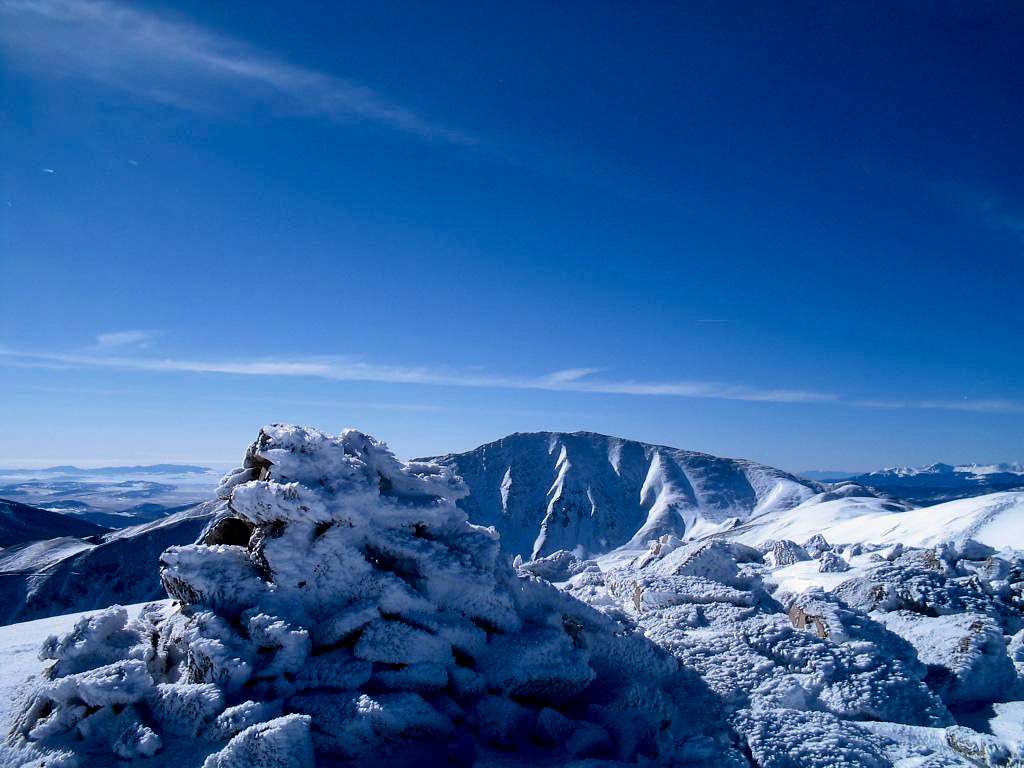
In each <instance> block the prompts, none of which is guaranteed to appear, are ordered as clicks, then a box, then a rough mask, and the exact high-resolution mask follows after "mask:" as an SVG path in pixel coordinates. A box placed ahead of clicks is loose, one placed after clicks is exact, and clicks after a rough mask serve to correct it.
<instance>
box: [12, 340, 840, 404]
mask: <svg viewBox="0 0 1024 768" xmlns="http://www.w3.org/2000/svg"><path fill="white" fill-rule="evenodd" d="M0 361H2V362H3V363H6V364H7V365H14V366H20V367H33V368H101V369H108V370H121V371H140V372H152V373H197V374H222V375H235V376H277V377H308V378H318V379H326V380H330V381H352V382H375V383H382V384H425V385H434V386H448V387H474V388H492V389H528V390H543V391H548V392H577V393H593V394H616V395H637V396H654V397H686V398H704V399H716V400H739V401H748V402H775V403H820V402H832V401H836V400H838V399H839V398H838V396H837V395H834V394H831V393H827V392H815V391H810V390H801V389H782V388H778V389H773V388H761V387H753V386H746V385H739V384H727V383H721V382H708V381H668V382H650V381H639V380H635V379H626V380H611V379H599V378H595V377H594V374H595V373H598V372H599V371H600V369H596V368H571V369H565V370H560V371H552V372H550V373H547V374H543V375H540V376H510V375H501V374H486V373H480V372H477V371H463V370H451V369H445V368H437V367H428V366H407V365H384V364H379V363H371V362H366V361H364V360H359V359H355V358H345V357H324V358H309V359H295V360H282V359H248V360H190V359H179V358H166V357H163V358H160V357H143V356H129V355H123V354H106V355H105V354H93V353H78V354H75V353H70V354H63V353H42V352H24V351H18V350H12V349H4V348H0Z"/></svg>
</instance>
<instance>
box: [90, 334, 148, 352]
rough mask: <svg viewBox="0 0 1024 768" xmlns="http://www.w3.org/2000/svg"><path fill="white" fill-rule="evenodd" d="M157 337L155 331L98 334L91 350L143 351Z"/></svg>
mask: <svg viewBox="0 0 1024 768" xmlns="http://www.w3.org/2000/svg"><path fill="white" fill-rule="evenodd" d="M158 335H159V334H158V333H157V332H156V331H111V332H110V333H101V334H99V335H98V336H97V337H96V343H95V344H93V346H92V348H93V349H96V350H114V349H128V348H137V349H145V348H146V347H148V346H149V344H150V342H152V341H153V339H155V338H156V337H157V336H158Z"/></svg>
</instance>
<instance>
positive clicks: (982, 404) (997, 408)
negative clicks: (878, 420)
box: [850, 398, 1024, 413]
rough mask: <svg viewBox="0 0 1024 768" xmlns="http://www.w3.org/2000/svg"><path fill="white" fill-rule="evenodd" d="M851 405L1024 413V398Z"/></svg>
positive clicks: (878, 402) (869, 402)
mask: <svg viewBox="0 0 1024 768" xmlns="http://www.w3.org/2000/svg"><path fill="white" fill-rule="evenodd" d="M850 405H856V406H859V407H861V408H878V409H881V410H890V411H894V410H904V409H907V408H912V409H919V410H931V411H966V412H968V413H1024V400H1010V399H1006V398H988V399H985V398H982V399H974V400H972V399H966V398H963V399H959V400H851V401H850Z"/></svg>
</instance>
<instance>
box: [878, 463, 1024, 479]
mask: <svg viewBox="0 0 1024 768" xmlns="http://www.w3.org/2000/svg"><path fill="white" fill-rule="evenodd" d="M1000 474H1007V475H1024V464H1022V463H1020V462H1004V463H1002V464H957V465H954V464H943V463H942V462H937V463H935V464H929V465H927V466H925V467H887V468H886V469H880V470H877V471H875V472H868V473H867V474H865V475H862V477H922V476H935V475H945V476H954V475H963V476H966V477H984V476H986V475H1000Z"/></svg>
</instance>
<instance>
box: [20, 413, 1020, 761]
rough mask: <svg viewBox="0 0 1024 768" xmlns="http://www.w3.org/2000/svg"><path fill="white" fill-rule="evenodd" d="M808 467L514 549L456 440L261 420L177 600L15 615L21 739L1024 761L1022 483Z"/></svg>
mask: <svg viewBox="0 0 1024 768" xmlns="http://www.w3.org/2000/svg"><path fill="white" fill-rule="evenodd" d="M563 448H564V445H563ZM602 450H603V448H602ZM563 453H565V451H560V452H559V454H560V455H559V458H558V462H559V464H560V465H561V466H562V469H560V470H559V471H560V472H562V473H563V474H564V473H566V472H567V471H568V470H566V469H565V464H566V462H565V461H564V460H563V459H562V457H561V454H563ZM566 455H567V454H566ZM648 458H650V457H648ZM646 460H647V459H645V461H646ZM694 460H695V461H697V460H696V459H694ZM661 461H662V457H660V456H655V457H654V458H650V461H649V462H648V463H647V465H646V466H647V470H646V472H647V476H648V477H650V475H651V472H652V469H651V468H652V467H654V468H656V469H657V465H658V464H659V462H661ZM641 463H642V462H641ZM619 466H620V468H621V467H623V466H625V465H624V464H623V463H622V461H621V457H620V464H619ZM637 466H638V467H639V466H640V464H638V465H637ZM663 466H664V465H662V467H663ZM676 466H677V468H678V466H679V465H678V464H677V465H676ZM691 469H692V468H691ZM659 471H661V470H659ZM706 476H707V475H706ZM743 476H744V478H745V480H744V482H746V483H747V486H744V487H750V488H752V489H753V486H751V485H750V482H749V481H750V477H751V475H750V474H749V473H746V472H745V473H744V475H743ZM662 477H668V476H667V475H662ZM730 477H735V476H734V475H730ZM564 479H565V478H563V480H564ZM574 482H576V481H574ZM659 482H660V481H659ZM780 482H781V485H780ZM788 483H789V481H788V480H786V479H785V478H783V479H782V481H779V478H778V477H776V476H774V475H772V476H771V477H770V478H769V480H768V481H766V484H763V485H760V486H759V489H754V490H753V492H754V494H755V498H757V499H758V501H757V504H755V505H754V507H753V508H751V509H750V512H749V514H746V515H744V516H729V515H719V516H717V517H716V516H715V515H714V514H711V515H705V514H704V513H703V512H702V513H701V515H702V518H701V520H700V521H696V520H690V521H688V522H687V524H686V526H685V528H684V530H685V531H686V532H687V533H689V534H691V535H692V534H694V533H698V534H701V533H703V534H706V536H705V537H704V538H701V539H697V540H690V541H684V540H682V539H681V538H679V537H678V536H676V535H674V534H672V533H671V532H665V533H660V535H658V536H657V537H656V538H654V540H653V541H650V542H647V543H644V542H642V541H640V540H638V539H637V538H636V537H630V539H629V540H628V542H627V545H626V546H625V547H621V548H618V549H616V550H613V551H611V552H608V553H605V554H603V555H601V556H600V557H599V558H598V560H590V559H586V557H581V556H580V555H581V553H582V552H583V551H585V549H586V548H585V547H580V548H578V549H577V551H576V552H572V551H568V550H564V549H563V550H558V549H556V550H554V551H547V550H548V549H549V547H548V544H547V543H544V542H554V541H561V540H562V538H563V536H564V534H563V533H560V532H559V533H557V535H555V532H554V531H553V529H552V524H553V523H557V521H558V520H559V519H564V520H568V524H567V527H569V528H574V529H575V526H576V523H575V522H573V520H574V518H571V517H570V518H567V517H566V516H565V515H561V516H560V517H559V516H555V517H552V518H551V519H545V521H544V526H543V527H542V529H541V534H542V536H543V537H544V538H543V540H542V543H544V545H543V546H540V547H538V546H537V545H536V542H534V546H533V547H532V550H533V554H534V555H542V556H538V557H535V558H534V559H530V560H525V561H524V559H523V557H522V556H521V554H522V553H521V552H519V555H520V556H518V557H516V559H515V561H514V562H511V563H510V562H509V559H508V556H507V554H506V553H504V552H502V551H501V549H500V541H499V537H498V536H497V534H496V533H495V532H494V531H493V530H492V529H489V528H484V527H481V526H479V525H474V524H472V523H470V522H469V521H468V520H467V514H466V511H465V510H464V509H461V508H459V507H457V506H456V504H455V502H456V500H458V499H459V498H464V497H465V494H466V492H467V489H466V487H465V486H464V485H463V483H462V482H461V481H460V480H459V479H458V478H457V477H456V476H455V474H454V473H453V472H452V470H451V468H450V467H449V466H440V465H438V464H433V463H429V462H412V463H410V464H403V463H401V462H398V461H397V460H396V459H395V458H394V457H393V456H392V455H391V454H390V453H389V452H388V451H387V450H386V448H385V447H384V446H383V445H382V444H380V443H377V442H376V441H374V440H373V439H372V438H369V437H367V436H365V435H362V434H361V433H358V432H355V431H348V432H345V433H344V434H342V435H341V436H338V437H331V436H328V435H323V434H321V433H319V432H316V431H315V430H306V429H301V428H295V427H282V426H275V427H268V428H265V429H264V430H263V431H262V432H261V434H260V436H259V439H258V440H257V441H256V443H254V444H253V446H251V447H250V449H249V452H248V453H247V455H246V460H245V464H244V466H243V467H242V468H240V469H239V470H237V471H236V472H235V473H233V474H232V475H230V476H229V477H228V478H227V479H226V481H225V483H224V484H223V485H222V487H221V489H220V493H221V495H222V496H223V498H224V501H223V502H220V503H217V504H211V505H209V506H208V507H207V508H206V509H205V510H204V513H203V514H204V515H207V516H208V517H206V518H202V523H203V524H204V525H205V529H204V530H203V531H202V532H201V534H200V535H199V540H198V541H197V543H196V544H192V545H186V546H172V547H171V548H170V549H168V550H167V551H166V552H165V553H164V554H163V556H162V557H161V561H160V562H161V570H160V578H161V581H162V583H163V585H164V588H165V589H166V591H167V593H168V594H170V595H171V596H172V598H173V599H174V600H173V602H172V601H163V602H161V603H158V604H154V605H151V606H148V607H145V608H143V607H141V606H133V608H132V610H131V611H125V610H121V609H118V608H112V609H108V610H105V611H101V612H99V613H95V614H90V615H85V616H63V617H55V618H50V619H44V620H41V621H37V622H29V623H26V624H20V625H13V626H10V627H6V628H0V659H3V660H4V672H5V675H4V676H5V677H6V678H8V679H6V680H4V683H3V685H5V686H6V688H4V689H0V695H4V698H5V699H6V700H8V701H14V700H16V706H15V707H13V708H10V709H8V710H7V714H8V715H12V716H13V718H12V719H13V729H12V731H11V736H10V738H9V740H8V742H7V743H6V745H5V746H4V747H3V751H2V755H3V762H2V763H0V764H2V765H4V766H5V767H6V766H7V765H12V766H13V765H22V764H24V763H25V762H26V761H35V762H34V763H33V764H34V765H37V766H43V765H46V766H65V767H66V768H71V767H72V766H94V765H95V766H105V765H110V764H116V763H119V762H123V761H124V760H131V761H133V762H138V763H139V764H142V765H147V766H152V767H153V768H170V766H174V768H179V767H180V768H184V767H185V766H204V768H235V767H236V766H238V767H239V768H240V767H241V766H249V765H258V766H260V767H261V768H309V767H310V766H312V765H313V764H314V763H316V764H318V765H326V766H330V765H365V764H369V763H370V762H373V764H380V765H416V766H425V765H432V764H442V763H444V764H462V765H469V764H477V765H526V764H529V765H567V764H571V763H573V762H575V761H583V760H596V759H600V760H604V761H610V762H605V763H602V764H638V763H639V764H655V765H672V766H697V767H698V768H699V767H700V766H707V767H708V768H710V767H711V766H715V768H720V767H721V766H726V767H728V766H737V767H739V766H758V767H760V768H790V767H792V768H796V767H797V766H860V767H862V768H869V767H873V766H879V767H883V766H898V767H899V768H938V767H939V766H978V765H982V766H986V765H987V766H1011V765H1018V766H1019V765H1020V764H1021V760H1022V749H1024V726H1022V717H1024V677H1022V674H1024V616H1022V612H1021V609H1022V605H1024V557H1022V556H1020V555H1019V554H1017V553H1016V552H1014V551H1012V550H1006V549H1003V550H1002V551H1000V552H997V551H996V544H995V542H998V546H999V547H1004V546H1005V545H1007V544H1013V545H1016V544H1017V542H1018V537H1019V536H1020V535H1021V532H1020V528H1021V527H1022V526H1020V523H1021V515H1022V512H1021V510H1022V506H1024V505H1022V502H1021V497H1022V496H1024V494H1019V493H1018V494H1013V493H1005V494H993V495H991V496H989V497H979V498H974V499H969V500H965V501H963V502H954V503H951V504H943V505H940V506H938V507H933V508H931V509H929V510H912V509H909V508H907V507H906V506H905V505H901V504H897V503H895V502H892V501H891V500H885V499H878V498H874V497H866V496H864V495H862V493H863V489H859V488H857V487H855V486H848V487H845V488H843V487H839V488H831V489H827V490H825V491H823V492H819V493H817V494H815V493H810V490H812V489H807V488H804V487H803V486H799V488H803V490H799V491H798V492H796V495H795V496H794V495H793V494H791V493H788V492H785V493H783V491H785V490H786V489H787V488H788V489H790V490H792V489H793V486H790V485H788ZM566 487H567V486H566V485H565V484H564V483H563V484H562V485H561V486H559V490H558V492H557V493H556V494H554V496H555V498H560V499H563V500H564V499H566V498H568V496H566V493H565V489H566ZM581 488H582V486H579V487H578V488H576V490H580V489H581ZM702 488H703V490H702V492H703V493H707V492H708V489H709V488H710V486H709V485H704V486H702ZM780 488H781V489H782V490H780ZM663 491H664V488H663V487H662V489H661V491H658V493H655V495H654V497H653V498H655V499H657V498H659V494H661V493H662V492H663ZM509 492H510V493H511V490H510V489H509ZM574 492H575V491H574ZM745 492H746V491H744V493H745ZM780 493H781V494H782V495H784V496H786V500H785V501H780V498H779V494H780ZM591 494H592V491H591ZM727 496H728V494H725V495H724V496H720V497H718V498H721V499H726V497H727ZM709 498H710V497H709ZM723 503H724V504H726V505H727V506H728V505H732V502H731V501H728V500H726V502H723ZM710 508H711V507H706V509H710ZM735 508H736V507H735V505H732V506H728V509H733V510H734V509H735ZM565 509H575V507H573V506H571V505H570V507H567V508H563V511H564V510H565ZM593 509H594V510H595V511H596V509H597V507H596V506H594V507H593ZM688 509H689V507H688ZM722 509H726V506H723V507H722ZM935 510H938V514H937V515H933V516H928V515H926V514H924V513H926V512H934V511H935ZM650 511H651V510H647V512H648V513H650ZM646 519H647V520H648V521H649V520H650V519H651V517H650V514H648V516H647V518H646ZM154 530H161V528H160V526H156V527H155V529H154ZM580 530H583V529H580ZM660 530H661V529H660V528H657V526H655V529H652V531H651V533H652V534H654V533H658V532H659V531H660ZM593 533H594V529H587V530H586V535H587V536H591V535H593ZM147 535H151V532H147ZM132 540H133V535H132V534H127V535H122V536H121V538H120V541H121V542H122V544H123V545H124V546H126V547H129V546H130V545H131V542H132ZM524 540H525V539H524ZM798 542H799V543H798ZM986 542H990V543H992V546H990V545H989V544H986ZM111 543H112V544H113V543H114V542H113V541H112V542H111ZM62 546H70V544H64V545H62ZM1022 548H1024V546H1022ZM90 551H91V550H90ZM22 556H23V557H28V556H30V555H29V554H24V555H22ZM34 556H36V557H39V558H43V557H46V556H48V555H46V554H45V553H43V552H38V553H35V555H34ZM552 584H554V585H556V586H552ZM51 633H53V634H52V636H50V634H51ZM61 633H63V634H61ZM43 635H47V637H46V638H43V637H42V636H43ZM40 642H41V644H42V648H43V650H42V654H41V655H42V658H43V659H44V661H39V660H38V659H36V658H33V656H32V653H33V649H34V648H35V647H36V646H37V644H39V643H40ZM8 660H9V664H8ZM8 669H9V670H11V672H10V673H8ZM25 678H31V680H30V681H29V682H28V683H26V682H25ZM581 764H582V763H581Z"/></svg>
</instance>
